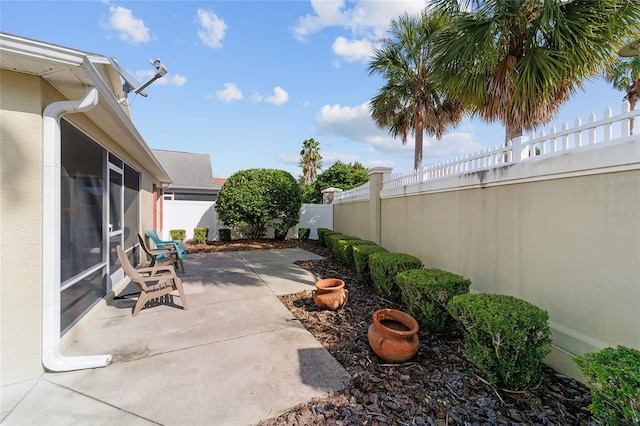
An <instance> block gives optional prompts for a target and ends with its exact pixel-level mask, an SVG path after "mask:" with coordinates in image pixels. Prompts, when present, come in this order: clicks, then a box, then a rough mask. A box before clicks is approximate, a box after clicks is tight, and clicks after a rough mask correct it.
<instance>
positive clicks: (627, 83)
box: [605, 56, 640, 134]
mask: <svg viewBox="0 0 640 426" xmlns="http://www.w3.org/2000/svg"><path fill="white" fill-rule="evenodd" d="M605 78H606V79H607V81H608V82H609V83H611V84H613V87H615V88H616V89H618V90H620V91H622V92H626V95H625V97H624V98H625V99H626V100H628V101H629V105H630V106H631V110H632V111H633V110H635V109H636V105H637V104H638V98H639V97H640V56H634V57H632V58H624V59H619V60H618V61H617V62H616V63H614V64H613V65H612V66H611V67H609V69H607V71H606V72H605ZM633 127H634V120H633V119H632V120H631V123H630V130H631V134H633Z"/></svg>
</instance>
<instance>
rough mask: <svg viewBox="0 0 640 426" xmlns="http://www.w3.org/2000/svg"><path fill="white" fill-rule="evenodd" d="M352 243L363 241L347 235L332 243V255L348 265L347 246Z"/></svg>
mask: <svg viewBox="0 0 640 426" xmlns="http://www.w3.org/2000/svg"><path fill="white" fill-rule="evenodd" d="M352 241H361V240H360V238H358V237H352V236H350V235H347V236H345V237H343V238H339V239H334V240H332V242H331V253H332V254H333V256H334V257H335V258H336V259H338V260H339V261H340V262H342V263H344V264H346V263H347V260H346V259H345V255H346V245H347V243H350V242H352Z"/></svg>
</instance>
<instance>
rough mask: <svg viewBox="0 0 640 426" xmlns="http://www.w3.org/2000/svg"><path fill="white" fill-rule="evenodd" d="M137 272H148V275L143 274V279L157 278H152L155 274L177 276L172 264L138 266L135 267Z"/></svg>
mask: <svg viewBox="0 0 640 426" xmlns="http://www.w3.org/2000/svg"><path fill="white" fill-rule="evenodd" d="M137 271H138V273H140V274H149V275H148V276H144V277H143V280H147V279H149V280H157V278H154V277H156V276H163V277H167V276H168V277H172V278H175V277H177V275H176V270H175V268H174V267H173V265H158V266H148V267H146V268H139V269H137ZM163 272H168V274H166V273H163Z"/></svg>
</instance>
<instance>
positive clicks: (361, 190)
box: [333, 182, 369, 204]
mask: <svg viewBox="0 0 640 426" xmlns="http://www.w3.org/2000/svg"><path fill="white" fill-rule="evenodd" d="M368 199H369V182H366V183H364V184H362V185H360V186H358V187H356V188H353V189H350V190H348V191H344V192H336V193H335V194H334V196H333V202H334V203H337V204H339V203H343V202H349V201H350V202H355V201H364V200H368Z"/></svg>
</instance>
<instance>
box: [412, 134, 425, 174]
mask: <svg viewBox="0 0 640 426" xmlns="http://www.w3.org/2000/svg"><path fill="white" fill-rule="evenodd" d="M415 132H416V137H415V140H416V146H415V151H414V153H413V169H414V170H418V169H420V167H422V137H423V135H424V130H423V128H422V126H421V125H419V124H416V129H415Z"/></svg>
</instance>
